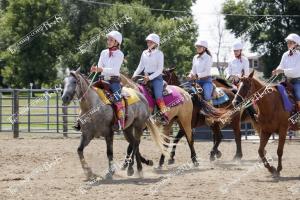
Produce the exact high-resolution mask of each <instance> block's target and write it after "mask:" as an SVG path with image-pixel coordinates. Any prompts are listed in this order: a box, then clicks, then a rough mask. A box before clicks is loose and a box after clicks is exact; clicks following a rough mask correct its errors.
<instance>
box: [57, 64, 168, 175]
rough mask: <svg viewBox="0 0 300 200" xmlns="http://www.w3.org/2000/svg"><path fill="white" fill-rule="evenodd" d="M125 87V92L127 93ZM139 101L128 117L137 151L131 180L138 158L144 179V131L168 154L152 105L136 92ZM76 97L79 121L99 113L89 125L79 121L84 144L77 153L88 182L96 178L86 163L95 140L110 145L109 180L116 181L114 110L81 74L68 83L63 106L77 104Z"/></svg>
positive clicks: (127, 133) (126, 133) (129, 133)
mask: <svg viewBox="0 0 300 200" xmlns="http://www.w3.org/2000/svg"><path fill="white" fill-rule="evenodd" d="M124 89H125V88H124V87H123V89H122V92H123V91H124ZM135 94H136V95H137V96H138V97H139V99H140V100H139V101H138V102H136V103H134V104H132V105H129V106H128V117H127V120H126V127H125V129H124V136H125V138H126V140H127V141H128V142H129V144H130V145H132V147H133V149H134V150H133V152H132V154H131V162H130V163H129V168H128V170H127V174H128V175H129V176H131V175H133V173H134V170H133V164H134V156H135V158H136V162H137V170H138V173H139V175H141V176H142V164H141V155H140V152H139V144H140V137H141V135H142V133H143V129H144V128H145V127H146V126H147V128H148V129H149V131H150V134H151V136H152V138H153V139H154V141H155V142H156V143H157V144H158V146H159V148H160V150H161V152H162V153H166V151H165V150H164V148H163V147H164V146H163V145H164V144H165V142H164V140H163V137H162V136H161V135H160V131H159V129H158V127H157V126H156V125H155V124H154V123H153V122H152V120H151V119H150V118H149V117H150V111H149V109H148V102H147V100H146V99H145V97H144V96H143V95H142V94H141V93H139V92H137V91H136V92H135ZM74 96H77V98H78V99H79V103H80V109H81V113H80V115H79V118H80V117H82V116H84V115H85V114H86V113H91V111H92V110H93V109H94V110H96V111H94V112H93V114H90V120H89V121H87V122H86V123H84V124H83V123H82V121H85V120H79V121H80V122H79V123H81V124H80V125H81V127H82V128H81V131H82V135H81V140H80V145H79V147H78V149H77V152H78V156H79V159H80V162H81V166H82V168H83V171H84V173H85V175H86V177H87V179H91V178H94V177H95V175H94V174H93V172H92V170H91V168H90V167H89V166H88V164H87V162H86V161H85V159H84V155H83V150H84V148H85V147H86V146H87V145H88V144H89V143H90V141H91V140H92V139H93V138H94V137H100V136H103V137H104V138H105V141H106V148H107V157H108V167H109V168H108V173H107V174H106V176H105V177H106V178H112V175H113V174H114V172H115V168H114V166H113V134H114V132H113V130H112V123H113V121H114V110H113V107H112V106H111V105H106V104H105V103H103V102H102V100H101V99H100V98H99V96H98V94H97V93H96V91H95V90H93V89H91V88H90V87H89V81H88V80H87V79H86V78H85V77H84V76H83V75H82V74H81V73H80V72H79V69H77V70H76V71H72V72H70V75H69V76H68V77H66V78H65V79H64V90H63V95H62V101H63V105H69V104H70V102H71V101H72V100H73V98H74Z"/></svg>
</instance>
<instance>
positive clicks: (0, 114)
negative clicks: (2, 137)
mask: <svg viewBox="0 0 300 200" xmlns="http://www.w3.org/2000/svg"><path fill="white" fill-rule="evenodd" d="M1 131H2V92H0V132H1Z"/></svg>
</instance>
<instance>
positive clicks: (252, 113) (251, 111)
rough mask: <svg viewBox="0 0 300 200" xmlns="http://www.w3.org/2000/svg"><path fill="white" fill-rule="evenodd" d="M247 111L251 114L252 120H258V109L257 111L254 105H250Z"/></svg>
mask: <svg viewBox="0 0 300 200" xmlns="http://www.w3.org/2000/svg"><path fill="white" fill-rule="evenodd" d="M246 112H247V113H248V114H249V115H250V117H251V119H252V120H254V121H256V122H257V121H258V119H257V114H256V111H255V109H254V107H253V105H250V106H249V107H248V108H246Z"/></svg>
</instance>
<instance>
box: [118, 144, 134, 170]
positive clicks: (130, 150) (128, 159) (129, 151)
mask: <svg viewBox="0 0 300 200" xmlns="http://www.w3.org/2000/svg"><path fill="white" fill-rule="evenodd" d="M132 150H133V148H132V145H130V144H129V145H128V147H127V154H126V157H125V160H124V163H123V165H122V167H121V170H125V169H126V168H127V167H128V164H129V161H130V155H131V153H132Z"/></svg>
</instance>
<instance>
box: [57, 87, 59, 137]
mask: <svg viewBox="0 0 300 200" xmlns="http://www.w3.org/2000/svg"><path fill="white" fill-rule="evenodd" d="M58 106H59V105H58V92H56V131H57V133H59V107H58Z"/></svg>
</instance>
